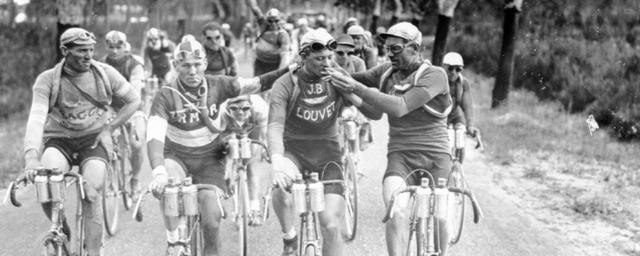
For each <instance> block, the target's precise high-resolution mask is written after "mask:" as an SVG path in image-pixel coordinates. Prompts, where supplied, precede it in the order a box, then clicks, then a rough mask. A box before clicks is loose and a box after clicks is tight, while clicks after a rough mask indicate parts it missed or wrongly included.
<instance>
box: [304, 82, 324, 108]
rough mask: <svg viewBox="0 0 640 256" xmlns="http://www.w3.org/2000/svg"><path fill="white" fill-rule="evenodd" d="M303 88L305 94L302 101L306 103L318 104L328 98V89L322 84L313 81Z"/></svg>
mask: <svg viewBox="0 0 640 256" xmlns="http://www.w3.org/2000/svg"><path fill="white" fill-rule="evenodd" d="M306 87H307V89H306V90H305V96H306V97H304V98H302V101H303V102H304V103H306V104H308V105H318V104H322V103H324V102H326V101H327V99H328V98H329V96H328V95H327V94H328V91H327V89H326V88H325V85H324V84H321V83H315V84H308V85H307V86H306Z"/></svg>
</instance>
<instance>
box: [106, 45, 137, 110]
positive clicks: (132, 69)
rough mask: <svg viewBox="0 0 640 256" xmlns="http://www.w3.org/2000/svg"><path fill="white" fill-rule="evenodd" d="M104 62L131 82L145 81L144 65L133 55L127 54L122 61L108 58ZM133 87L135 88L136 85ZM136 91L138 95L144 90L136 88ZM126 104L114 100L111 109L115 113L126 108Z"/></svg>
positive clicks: (116, 99)
mask: <svg viewBox="0 0 640 256" xmlns="http://www.w3.org/2000/svg"><path fill="white" fill-rule="evenodd" d="M103 61H104V62H105V63H107V64H109V65H111V66H112V67H113V68H115V69H116V70H117V71H118V73H120V74H121V75H122V76H124V78H125V79H127V81H129V82H132V81H142V80H144V69H143V68H142V66H143V64H142V62H140V61H138V60H137V59H136V58H135V57H133V55H131V54H127V55H126V56H124V57H123V58H120V59H112V58H109V57H108V56H106V57H105V58H104V60H103ZM132 85H133V86H134V87H135V85H134V84H132ZM134 90H135V91H136V92H138V93H141V90H142V88H134ZM125 104H126V103H125V102H123V101H122V100H120V99H118V98H114V99H113V102H112V103H111V107H113V109H114V110H115V111H119V110H120V109H121V108H122V107H124V105H125ZM142 108H143V106H142V105H141V106H140V109H142Z"/></svg>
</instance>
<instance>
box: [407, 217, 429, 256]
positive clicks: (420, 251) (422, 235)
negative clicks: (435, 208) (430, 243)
mask: <svg viewBox="0 0 640 256" xmlns="http://www.w3.org/2000/svg"><path fill="white" fill-rule="evenodd" d="M415 232H416V235H415V237H416V255H424V254H425V253H426V251H427V248H426V244H425V242H426V239H427V234H426V232H427V220H426V219H425V218H418V223H416V230H415ZM408 253H409V252H407V254H408Z"/></svg>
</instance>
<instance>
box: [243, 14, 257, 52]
mask: <svg viewBox="0 0 640 256" xmlns="http://www.w3.org/2000/svg"><path fill="white" fill-rule="evenodd" d="M242 38H243V39H244V57H245V58H246V57H247V56H248V55H249V50H252V49H253V44H254V42H255V40H256V31H255V29H254V28H253V24H252V23H251V22H247V23H246V24H245V25H244V28H243V29H242Z"/></svg>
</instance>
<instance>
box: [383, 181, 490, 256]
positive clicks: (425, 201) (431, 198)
mask: <svg viewBox="0 0 640 256" xmlns="http://www.w3.org/2000/svg"><path fill="white" fill-rule="evenodd" d="M442 188H443V189H446V190H448V191H449V192H453V193H460V194H463V195H465V196H467V197H469V200H470V201H471V205H472V207H473V215H474V223H478V222H479V221H480V219H481V218H483V217H484V215H483V213H482V210H481V209H480V206H479V204H478V202H477V200H476V198H475V196H474V195H473V193H472V192H471V190H469V189H467V188H457V187H448V186H444V187H442ZM435 189H436V188H435V187H433V186H429V180H428V179H427V178H422V182H421V184H420V185H419V186H415V185H413V186H407V187H406V188H404V189H401V190H397V191H395V192H394V193H393V194H392V196H391V203H390V204H389V208H387V212H386V214H385V216H384V218H383V219H382V223H386V222H387V221H389V220H390V219H391V218H393V217H394V216H393V213H394V209H395V207H396V198H397V196H398V195H399V194H402V193H409V194H410V197H409V201H410V205H411V213H410V216H409V225H410V229H409V231H410V233H409V234H410V235H409V242H410V241H411V239H412V236H413V234H414V233H416V240H417V243H418V245H417V250H418V253H419V255H420V256H423V255H428V256H437V255H440V253H441V252H440V250H439V249H438V248H437V246H439V245H440V240H439V239H440V238H439V237H437V236H436V235H435V234H437V233H438V232H439V228H440V227H439V224H438V221H437V219H436V214H435V211H436V205H437V204H438V201H437V198H436V196H435V195H436V194H437V193H436V190H435ZM425 191H427V192H426V193H425ZM425 194H426V198H425V197H424V195H425ZM420 195H423V196H422V197H421V198H418V196H420ZM423 232H424V233H423ZM421 239H424V240H423V241H422V242H421V241H420V240H421ZM425 244H426V245H425ZM407 246H408V249H407V253H409V252H410V248H411V244H410V243H409V244H408V245H407Z"/></svg>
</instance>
